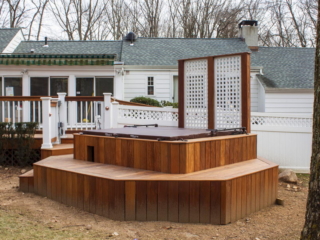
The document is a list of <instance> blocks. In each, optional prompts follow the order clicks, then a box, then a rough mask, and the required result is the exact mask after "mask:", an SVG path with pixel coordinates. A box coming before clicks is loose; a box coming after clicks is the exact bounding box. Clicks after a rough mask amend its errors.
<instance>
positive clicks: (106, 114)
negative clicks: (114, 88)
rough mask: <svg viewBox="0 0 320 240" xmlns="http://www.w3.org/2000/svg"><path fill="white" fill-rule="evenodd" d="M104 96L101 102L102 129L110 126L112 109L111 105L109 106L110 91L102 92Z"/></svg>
mask: <svg viewBox="0 0 320 240" xmlns="http://www.w3.org/2000/svg"><path fill="white" fill-rule="evenodd" d="M103 96H104V104H103V108H104V109H103V126H102V128H103V129H106V128H111V126H112V125H111V122H112V119H111V116H112V114H111V110H112V106H111V93H103Z"/></svg>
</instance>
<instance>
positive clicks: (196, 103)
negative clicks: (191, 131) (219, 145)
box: [184, 59, 208, 129]
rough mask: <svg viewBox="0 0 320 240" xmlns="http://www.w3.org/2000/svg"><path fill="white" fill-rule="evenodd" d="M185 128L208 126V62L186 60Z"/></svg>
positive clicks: (204, 60) (204, 127) (203, 127)
mask: <svg viewBox="0 0 320 240" xmlns="http://www.w3.org/2000/svg"><path fill="white" fill-rule="evenodd" d="M184 69H185V70H184V71H185V72H184V76H185V79H184V84H185V89H184V90H185V105H184V111H185V118H184V119H185V123H184V124H185V128H198V129H206V128H208V76H207V75H208V62H207V59H203V60H190V61H185V65H184Z"/></svg>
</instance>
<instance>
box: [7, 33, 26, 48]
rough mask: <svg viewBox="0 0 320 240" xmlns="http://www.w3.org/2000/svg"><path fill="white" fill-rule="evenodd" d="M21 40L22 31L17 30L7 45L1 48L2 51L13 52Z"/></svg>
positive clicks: (22, 38)
mask: <svg viewBox="0 0 320 240" xmlns="http://www.w3.org/2000/svg"><path fill="white" fill-rule="evenodd" d="M22 40H24V37H23V35H22V32H21V31H19V32H18V33H17V34H16V35H15V36H14V37H13V39H12V40H11V41H10V43H9V44H8V46H7V47H6V48H5V49H4V50H3V53H13V52H14V50H15V49H16V47H17V46H18V45H19V44H20V42H21V41H22Z"/></svg>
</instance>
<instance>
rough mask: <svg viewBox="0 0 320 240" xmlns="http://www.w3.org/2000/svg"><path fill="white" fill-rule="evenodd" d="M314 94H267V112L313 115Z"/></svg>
mask: <svg viewBox="0 0 320 240" xmlns="http://www.w3.org/2000/svg"><path fill="white" fill-rule="evenodd" d="M312 109H313V94H312V93H266V94H265V112H274V113H312Z"/></svg>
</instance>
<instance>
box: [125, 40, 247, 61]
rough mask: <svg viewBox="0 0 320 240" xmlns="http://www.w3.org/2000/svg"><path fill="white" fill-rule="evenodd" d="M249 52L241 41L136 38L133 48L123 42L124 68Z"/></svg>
mask: <svg viewBox="0 0 320 240" xmlns="http://www.w3.org/2000/svg"><path fill="white" fill-rule="evenodd" d="M239 52H250V50H249V48H248V47H247V45H246V44H245V42H244V41H242V40H240V39H239V38H234V39H233V38H230V39H196V38H195V39H193V38H191V39H185V38H138V39H137V40H136V41H135V42H134V45H133V46H130V42H125V41H124V42H123V46H122V59H121V61H123V62H124V63H125V64H126V65H167V66H170V65H178V62H177V60H178V59H186V58H195V57H204V56H213V55H221V54H229V53H239Z"/></svg>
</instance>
